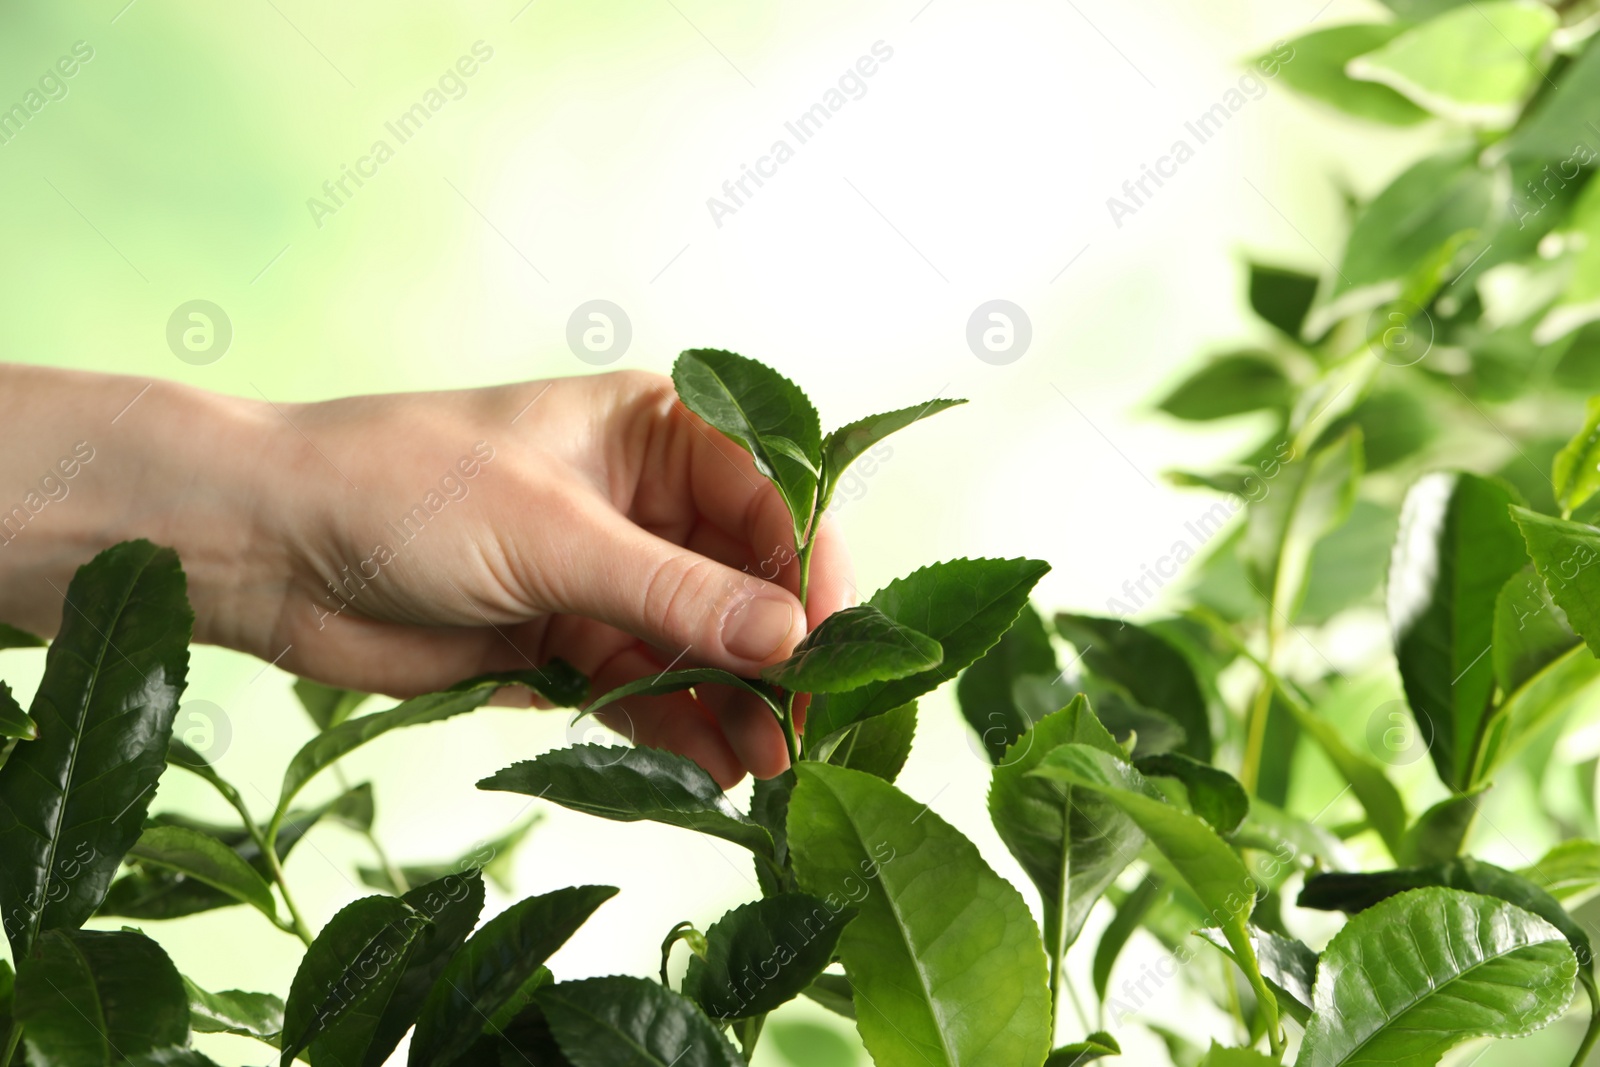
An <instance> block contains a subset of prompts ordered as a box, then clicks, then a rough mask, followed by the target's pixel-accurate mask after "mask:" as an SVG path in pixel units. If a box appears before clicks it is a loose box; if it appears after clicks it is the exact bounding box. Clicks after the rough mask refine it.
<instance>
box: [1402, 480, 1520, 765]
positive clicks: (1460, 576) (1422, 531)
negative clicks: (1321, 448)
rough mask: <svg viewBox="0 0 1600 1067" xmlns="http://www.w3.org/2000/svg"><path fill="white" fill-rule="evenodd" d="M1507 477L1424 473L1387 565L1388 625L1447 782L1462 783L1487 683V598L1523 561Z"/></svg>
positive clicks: (1490, 665)
mask: <svg viewBox="0 0 1600 1067" xmlns="http://www.w3.org/2000/svg"><path fill="white" fill-rule="evenodd" d="M1514 503H1516V498H1515V497H1514V496H1513V494H1512V491H1511V490H1510V489H1509V488H1507V487H1506V486H1504V485H1502V484H1500V483H1498V482H1493V481H1489V480H1487V479H1484V478H1479V477H1478V476H1476V475H1473V474H1465V473H1452V472H1439V473H1436V474H1429V475H1425V476H1424V477H1422V478H1421V479H1419V480H1418V481H1417V483H1416V484H1415V485H1413V486H1412V487H1411V490H1410V492H1408V493H1407V494H1406V501H1405V507H1404V509H1403V510H1402V512H1401V515H1400V533H1399V536H1398V538H1397V539H1396V541H1395V551H1394V559H1393V562H1392V563H1391V564H1390V568H1389V625H1390V628H1391V629H1392V631H1393V633H1394V645H1395V659H1396V660H1397V661H1398V663H1399V667H1400V678H1401V681H1402V682H1403V683H1404V685H1405V691H1406V699H1407V701H1408V702H1409V703H1410V705H1411V711H1412V714H1413V715H1415V716H1416V719H1417V725H1418V727H1419V728H1420V729H1421V730H1422V734H1423V737H1424V738H1426V739H1427V740H1428V741H1429V742H1430V744H1431V753H1430V754H1431V755H1432V756H1433V762H1434V766H1435V767H1437V768H1438V771H1439V777H1440V778H1441V779H1442V780H1443V781H1444V783H1445V784H1446V785H1448V786H1451V787H1452V788H1454V789H1457V790H1460V789H1465V788H1467V787H1468V784H1469V780H1470V778H1471V774H1472V768H1473V763H1474V760H1475V759H1476V756H1477V751H1476V749H1477V744H1478V740H1479V738H1480V736H1481V730H1482V728H1483V723H1484V720H1485V716H1486V715H1487V714H1488V712H1489V701H1490V697H1491V695H1492V692H1493V689H1494V661H1493V659H1492V658H1491V657H1490V656H1489V654H1488V653H1489V651H1490V648H1491V646H1492V644H1493V630H1494V606H1495V599H1496V598H1497V597H1498V596H1499V594H1500V588H1501V587H1502V586H1503V585H1505V583H1506V581H1507V580H1508V579H1510V578H1511V577H1512V575H1514V574H1516V573H1517V572H1518V571H1520V570H1521V569H1522V568H1523V567H1524V566H1526V565H1527V562H1528V554H1527V552H1525V551H1524V550H1523V547H1522V539H1521V537H1520V536H1519V535H1518V533H1517V528H1516V524H1515V523H1513V522H1512V521H1511V517H1510V515H1509V514H1508V509H1509V508H1510V507H1511V505H1513V504H1514Z"/></svg>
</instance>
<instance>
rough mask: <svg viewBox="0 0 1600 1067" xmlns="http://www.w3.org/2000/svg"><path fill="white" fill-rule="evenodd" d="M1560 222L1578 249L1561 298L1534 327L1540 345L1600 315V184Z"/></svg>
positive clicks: (1588, 188) (1590, 188)
mask: <svg viewBox="0 0 1600 1067" xmlns="http://www.w3.org/2000/svg"><path fill="white" fill-rule="evenodd" d="M1563 165H1564V166H1565V165H1567V164H1565V163H1564V164H1563ZM1558 225H1561V228H1562V229H1563V230H1566V231H1569V233H1568V234H1566V235H1565V236H1566V240H1567V242H1568V247H1570V248H1573V249H1575V252H1574V254H1573V256H1572V267H1571V273H1570V274H1569V276H1568V281H1567V285H1566V288H1565V289H1563V290H1562V293H1561V299H1560V300H1558V301H1556V304H1555V306H1554V307H1552V308H1550V310H1549V311H1547V312H1545V315H1544V318H1542V319H1540V320H1539V325H1538V326H1537V327H1535V328H1534V331H1533V335H1532V336H1533V342H1534V343H1535V344H1538V345H1549V344H1554V343H1555V342H1557V341H1560V340H1562V339H1563V338H1565V337H1567V336H1568V335H1570V334H1572V333H1574V332H1576V331H1577V330H1579V329H1582V328H1583V327H1585V326H1588V325H1590V324H1591V323H1593V322H1594V321H1595V320H1596V319H1600V187H1597V186H1595V185H1594V184H1592V183H1591V184H1590V185H1588V186H1586V187H1585V188H1584V191H1583V193H1582V194H1581V195H1580V196H1579V198H1578V202H1577V204H1576V205H1574V207H1573V209H1572V214H1571V216H1570V217H1569V218H1568V219H1567V220H1566V222H1565V224H1558Z"/></svg>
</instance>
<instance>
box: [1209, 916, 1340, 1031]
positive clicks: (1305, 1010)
mask: <svg viewBox="0 0 1600 1067" xmlns="http://www.w3.org/2000/svg"><path fill="white" fill-rule="evenodd" d="M1199 934H1200V936H1201V937H1203V938H1205V939H1206V940H1207V941H1209V942H1211V943H1212V944H1213V945H1215V946H1216V947H1217V948H1218V949H1220V950H1221V951H1222V953H1223V954H1224V955H1225V956H1227V957H1228V958H1229V959H1230V960H1233V962H1234V963H1238V962H1239V960H1238V957H1237V956H1235V955H1234V952H1233V948H1232V947H1231V946H1230V945H1229V944H1228V941H1227V939H1226V938H1224V937H1223V936H1222V935H1221V934H1220V933H1218V932H1217V931H1216V930H1211V929H1206V930H1201V931H1199ZM1250 944H1251V945H1252V946H1253V947H1254V949H1255V954H1256V963H1257V964H1258V965H1259V966H1260V968H1261V977H1262V978H1264V979H1265V980H1266V983H1267V985H1268V987H1269V988H1271V990H1272V995H1273V996H1274V997H1277V998H1278V1007H1280V1008H1282V1009H1283V1012H1284V1014H1285V1015H1288V1016H1290V1017H1291V1018H1293V1019H1294V1020H1295V1021H1296V1022H1298V1023H1299V1024H1300V1025H1301V1026H1304V1025H1305V1024H1306V1021H1307V1020H1308V1019H1310V1018H1311V1004H1312V989H1313V988H1314V987H1315V986H1316V982H1317V954H1316V953H1315V952H1313V951H1312V950H1311V949H1310V948H1309V947H1308V946H1307V945H1306V944H1305V943H1304V942H1301V941H1296V940H1294V939H1293V938H1289V937H1280V936H1279V935H1277V934H1275V933H1273V932H1272V931H1270V930H1263V929H1262V928H1261V927H1259V926H1251V927H1250Z"/></svg>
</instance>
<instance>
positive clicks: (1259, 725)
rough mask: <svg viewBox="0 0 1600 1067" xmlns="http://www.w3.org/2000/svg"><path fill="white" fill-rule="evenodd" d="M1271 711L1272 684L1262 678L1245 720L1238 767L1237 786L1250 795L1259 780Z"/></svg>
mask: <svg viewBox="0 0 1600 1067" xmlns="http://www.w3.org/2000/svg"><path fill="white" fill-rule="evenodd" d="M1271 711H1272V683H1271V682H1270V681H1268V680H1267V679H1266V678H1262V679H1261V681H1260V682H1259V683H1257V687H1256V695H1255V699H1253V700H1252V701H1251V702H1250V713H1249V715H1248V716H1247V717H1246V719H1245V739H1244V761H1243V762H1242V763H1241V764H1240V767H1239V784H1240V785H1242V786H1244V787H1245V790H1246V791H1247V792H1250V793H1254V792H1255V791H1256V785H1257V783H1258V782H1259V780H1260V778H1261V756H1262V752H1263V751H1264V750H1265V749H1266V745H1267V716H1268V714H1269V713H1270V712H1271Z"/></svg>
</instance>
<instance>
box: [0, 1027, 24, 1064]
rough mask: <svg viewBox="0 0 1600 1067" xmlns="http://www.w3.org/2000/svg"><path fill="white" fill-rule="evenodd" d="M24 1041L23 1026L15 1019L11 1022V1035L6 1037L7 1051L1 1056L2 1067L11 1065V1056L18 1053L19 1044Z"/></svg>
mask: <svg viewBox="0 0 1600 1067" xmlns="http://www.w3.org/2000/svg"><path fill="white" fill-rule="evenodd" d="M21 1043H22V1027H21V1026H19V1025H17V1023H16V1022H15V1021H13V1022H12V1023H11V1036H10V1037H9V1038H7V1039H6V1052H5V1055H4V1056H3V1057H0V1067H11V1057H13V1056H15V1055H16V1054H17V1046H18V1045H19V1044H21Z"/></svg>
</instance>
